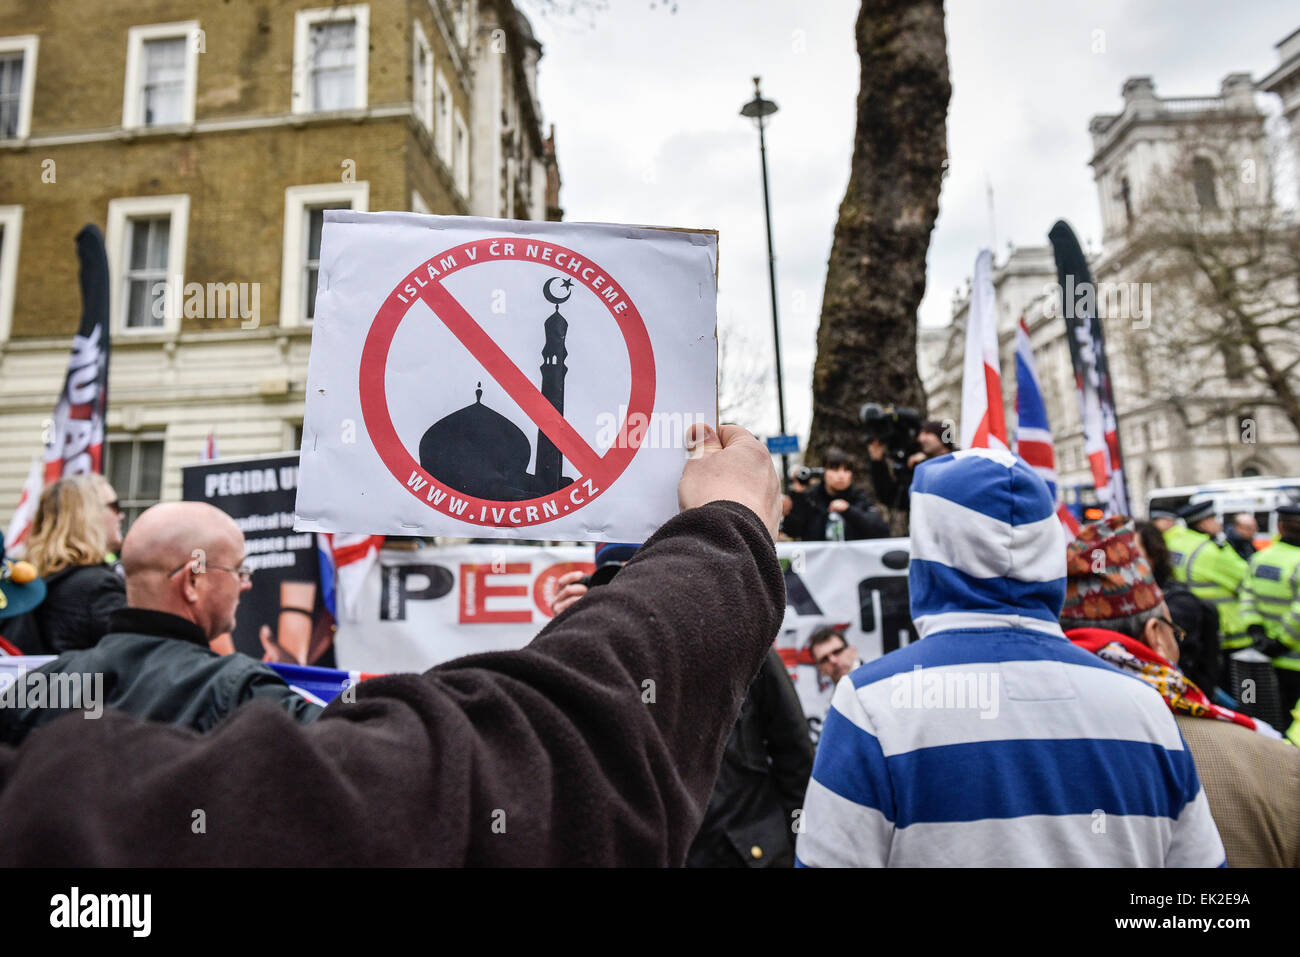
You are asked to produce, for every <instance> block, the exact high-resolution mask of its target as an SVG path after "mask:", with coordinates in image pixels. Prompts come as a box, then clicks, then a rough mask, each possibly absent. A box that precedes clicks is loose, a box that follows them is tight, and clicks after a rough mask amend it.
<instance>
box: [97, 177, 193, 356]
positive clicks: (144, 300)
mask: <svg viewBox="0 0 1300 957" xmlns="http://www.w3.org/2000/svg"><path fill="white" fill-rule="evenodd" d="M189 219H190V198H189V196H187V195H180V196H140V197H134V198H131V199H115V200H112V201H110V202H109V204H108V236H107V237H106V240H105V243H106V245H107V247H108V269H109V276H110V277H111V279H110V281H111V282H112V284H113V289H112V294H111V298H110V300H109V314H110V316H111V317H112V326H113V330H114V331H115V332H126V333H132V332H150V331H153V332H160V331H176V330H178V329H179V328H180V316H181V301H182V290H183V289H184V288H185V280H184V274H185V240H186V235H187V233H188V230H189Z"/></svg>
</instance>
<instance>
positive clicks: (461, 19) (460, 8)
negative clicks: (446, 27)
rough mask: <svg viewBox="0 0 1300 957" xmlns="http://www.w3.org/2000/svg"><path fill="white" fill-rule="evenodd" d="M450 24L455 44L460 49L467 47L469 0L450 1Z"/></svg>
mask: <svg viewBox="0 0 1300 957" xmlns="http://www.w3.org/2000/svg"><path fill="white" fill-rule="evenodd" d="M452 24H453V29H454V30H455V31H456V42H457V43H458V44H460V46H461V47H462V49H463V48H464V47H467V46H469V0H452Z"/></svg>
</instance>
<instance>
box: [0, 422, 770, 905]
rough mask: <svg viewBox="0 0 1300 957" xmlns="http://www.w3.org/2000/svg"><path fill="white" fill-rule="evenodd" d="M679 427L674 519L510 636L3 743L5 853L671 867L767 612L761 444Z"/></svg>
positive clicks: (704, 797)
mask: <svg viewBox="0 0 1300 957" xmlns="http://www.w3.org/2000/svg"><path fill="white" fill-rule="evenodd" d="M689 434H690V438H689V439H688V441H689V442H690V446H689V447H690V448H691V449H692V452H691V457H690V460H689V461H688V462H686V465H685V469H684V470H683V473H682V479H681V482H680V483H679V485H678V487H677V496H678V501H679V503H680V504H681V507H682V513H681V514H680V515H678V516H676V517H675V518H673V519H671V520H670V521H668V522H666V523H665V524H664V525H663V527H662V528H660V529H659V531H657V532H656V533H655V534H654V535H652V536H651V537H650V539H649V540H648V541H647V542H646V543H645V544H644V545H643V546H642V547H641V548H640V550H639V551H638V552H637V554H636V557H635V558H633V559H632V560H631V561H629V562H628V563H627V565H625V566H624V567H623V568H622V570H620V571H619V573H618V574H617V575H616V576H615V577H614V580H613V581H611V582H610V583H609V584H608V585H605V586H604V587H602V588H596V589H593V590H592V592H591V593H590V594H589V595H587V596H586V597H585V598H583V599H582V601H579V602H576V603H575V604H574V605H573V606H572V607H570V608H566V609H565V610H564V611H562V612H560V613H559V614H558V615H556V616H555V617H554V618H553V619H552V620H551V622H550V624H548V625H547V626H546V627H545V628H543V629H542V631H541V633H540V634H539V635H538V636H537V637H536V638H534V639H533V641H532V643H531V644H529V645H528V647H526V648H520V649H518V650H515V651H497V652H486V653H483V654H475V655H470V656H468V657H465V658H459V659H457V660H455V661H449V662H446V663H444V664H441V665H438V666H437V667H436V668H433V669H431V670H430V671H427V672H425V673H424V674H422V675H413V674H405V675H386V676H384V677H380V678H372V679H370V680H369V681H363V682H362V683H361V684H360V685H359V686H358V688H357V690H356V693H355V695H354V696H352V698H351V700H348V696H344V695H340V696H339V697H338V698H335V699H334V700H333V701H332V702H331V703H330V706H329V707H328V708H326V709H325V712H324V713H323V714H322V715H321V716H320V720H318V721H312V722H310V723H308V724H300V723H298V722H295V721H293V720H292V719H291V718H289V717H288V716H286V715H285V714H284V713H283V711H281V710H280V709H278V708H276V707H274V706H272V705H270V704H266V703H264V702H261V701H254V702H253V703H252V704H250V705H248V706H246V707H243V708H240V709H239V711H238V712H237V713H236V714H235V715H233V716H232V717H231V718H230V720H228V721H226V722H224V723H223V724H222V725H221V727H219V728H217V729H216V730H214V731H213V732H212V733H211V734H206V735H195V734H189V733H184V732H181V731H177V730H176V729H175V728H169V727H165V726H160V725H157V724H143V723H139V722H131V721H128V720H127V719H126V718H125V717H124V716H123V715H120V714H114V713H112V712H111V711H110V712H109V713H106V714H105V715H104V718H103V720H101V721H81V720H79V719H76V718H67V719H65V720H63V721H56V722H55V723H54V724H53V725H51V726H50V727H49V728H46V729H45V730H44V731H42V732H41V733H40V734H34V735H32V736H31V737H30V738H28V740H27V741H26V742H25V743H24V744H23V745H22V747H21V748H12V747H8V746H6V745H3V744H0V867H12V866H15V865H29V864H40V865H42V866H44V867H58V866H66V865H69V864H79V865H83V866H84V865H102V866H129V865H144V864H152V865H155V866H157V865H170V866H175V865H178V864H188V865H200V866H229V865H254V864H268V865H271V864H273V865H303V864H317V865H334V866H340V865H347V866H352V867H358V866H374V865H386V866H390V867H391V866H394V865H412V864H423V865H434V866H450V865H512V866H519V865H552V866H571V865H579V864H586V865H603V866H612V865H616V864H623V865H633V866H636V865H639V866H648V865H660V866H663V865H673V866H680V865H681V864H682V863H683V862H684V861H685V859H686V852H687V849H688V848H689V847H690V845H691V841H692V840H693V839H694V837H695V835H696V832H698V831H699V828H700V821H701V819H702V817H703V815H704V810H705V807H706V806H707V804H708V799H709V794H710V793H711V792H712V790H713V784H714V782H715V781H716V780H717V777H718V765H719V763H720V761H721V759H722V752H723V745H724V744H725V743H726V739H727V736H728V734H729V733H730V732H731V728H732V727H733V726H734V725H735V723H736V717H737V715H738V713H739V711H740V704H741V701H742V700H743V699H744V697H745V689H746V688H748V687H749V685H750V683H751V682H752V681H753V679H754V675H755V674H756V673H757V671H758V668H759V665H760V664H761V663H762V661H763V658H764V656H765V655H766V654H767V650H768V649H769V648H770V647H771V646H772V640H773V639H774V638H775V637H776V634H777V631H778V629H779V628H780V625H781V619H782V616H783V615H784V614H785V584H784V578H783V577H782V574H781V566H780V564H779V563H778V562H777V560H776V549H775V548H774V547H773V543H772V538H773V536H774V535H775V533H776V527H777V524H778V523H779V521H780V518H781V488H780V483H779V481H778V479H777V474H776V470H775V469H773V468H772V457H771V455H769V454H768V451H767V449H766V448H764V447H763V446H762V445H761V444H760V443H759V442H758V441H757V440H756V439H755V438H754V437H753V436H752V435H750V434H749V433H748V432H745V431H744V430H743V429H740V428H736V427H734V426H723V428H722V431H721V434H718V433H715V432H714V431H713V430H712V429H711V428H709V427H707V426H700V425H697V426H693V427H692V429H691V431H690V433H689ZM181 560H182V559H179V558H178V559H177V561H178V562H179V561H181ZM208 574H209V575H212V574H215V573H214V572H213V571H211V568H210V567H209V571H208ZM106 640H107V639H106ZM195 808H202V809H203V810H204V812H205V814H204V817H205V820H206V821H207V830H206V832H205V833H204V834H202V835H196V834H195V833H193V832H192V831H191V822H192V820H193V817H192V816H193V812H194V809H195ZM217 822H219V823H217ZM6 916H7V914H6Z"/></svg>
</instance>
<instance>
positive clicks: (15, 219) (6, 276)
mask: <svg viewBox="0 0 1300 957" xmlns="http://www.w3.org/2000/svg"><path fill="white" fill-rule="evenodd" d="M22 241H23V208H22V207H21V206H0V342H5V341H7V340H8V339H9V331H10V330H11V329H12V328H13V321H14V285H15V284H16V283H17V282H18V249H19V247H20V246H21V244H22Z"/></svg>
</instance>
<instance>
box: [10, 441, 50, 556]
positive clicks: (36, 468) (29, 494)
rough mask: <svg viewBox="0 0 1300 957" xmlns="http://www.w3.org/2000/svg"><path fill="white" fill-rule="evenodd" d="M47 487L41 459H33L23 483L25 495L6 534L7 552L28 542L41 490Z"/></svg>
mask: <svg viewBox="0 0 1300 957" xmlns="http://www.w3.org/2000/svg"><path fill="white" fill-rule="evenodd" d="M44 487H45V469H44V468H43V467H42V466H41V460H40V458H39V457H37V458H33V459H32V467H31V470H30V471H29V472H28V473H27V481H26V482H24V483H23V494H22V497H21V498H19V499H18V507H17V508H16V509H14V517H13V518H12V519H10V521H9V530H8V531H6V532H5V551H6V552H10V551H12V550H13V549H14V547H16V546H19V545H22V544H23V543H24V542H25V541H26V540H27V533H28V532H30V531H31V530H32V522H33V521H34V520H35V518H36V506H37V504H38V503H39V502H40V500H41V489H43V488H44Z"/></svg>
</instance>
